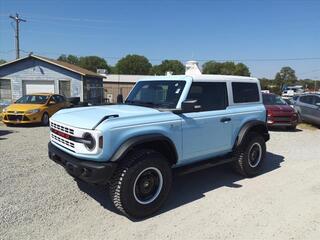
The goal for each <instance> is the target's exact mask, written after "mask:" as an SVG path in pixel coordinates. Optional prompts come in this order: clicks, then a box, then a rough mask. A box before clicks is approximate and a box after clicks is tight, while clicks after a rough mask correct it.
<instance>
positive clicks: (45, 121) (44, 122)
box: [41, 112, 49, 126]
mask: <svg viewBox="0 0 320 240" xmlns="http://www.w3.org/2000/svg"><path fill="white" fill-rule="evenodd" d="M41 124H42V125H43V126H48V125H49V114H48V113H47V112H45V113H43V115H42V118H41Z"/></svg>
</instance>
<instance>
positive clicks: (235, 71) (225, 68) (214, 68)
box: [203, 61, 250, 76]
mask: <svg viewBox="0 0 320 240" xmlns="http://www.w3.org/2000/svg"><path fill="white" fill-rule="evenodd" d="M203 73H204V74H223V75H238V76H250V71H249V68H248V67H247V66H246V65H245V64H243V63H238V64H235V63H234V62H224V63H219V62H215V61H209V62H206V63H204V64H203Z"/></svg>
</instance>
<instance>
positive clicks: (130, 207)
mask: <svg viewBox="0 0 320 240" xmlns="http://www.w3.org/2000/svg"><path fill="white" fill-rule="evenodd" d="M148 168H155V169H158V170H159V171H160V172H161V175H162V179H163V181H162V188H161V190H160V193H159V194H158V196H157V197H156V198H155V199H154V200H153V201H152V202H150V203H148V204H141V203H139V201H137V198H136V196H135V194H134V191H135V190H134V189H135V188H134V186H135V182H136V181H137V180H136V179H138V177H139V174H141V173H143V172H144V171H145V170H146V169H148ZM171 183H172V170H171V166H170V165H169V162H168V160H167V159H166V158H165V157H164V156H163V155H162V154H161V153H159V152H156V151H153V150H149V149H142V150H138V151H135V152H133V153H132V154H129V155H128V156H127V157H126V158H125V159H124V160H123V161H122V162H121V163H120V166H119V167H118V169H117V170H116V172H115V173H114V175H113V177H112V178H111V180H110V184H109V193H110V198H111V200H112V202H113V205H114V206H115V207H116V208H117V209H118V210H119V211H121V212H122V213H123V214H125V215H127V216H129V217H132V218H135V219H141V218H145V217H148V216H150V215H152V214H153V213H155V212H156V211H158V210H159V209H160V207H161V206H162V205H163V203H164V202H165V200H166V199H167V197H168V195H169V192H170V189H171ZM159 189H160V188H159Z"/></svg>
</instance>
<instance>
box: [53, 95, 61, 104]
mask: <svg viewBox="0 0 320 240" xmlns="http://www.w3.org/2000/svg"><path fill="white" fill-rule="evenodd" d="M51 100H53V101H55V102H56V103H59V98H58V96H57V95H53V96H52V97H51Z"/></svg>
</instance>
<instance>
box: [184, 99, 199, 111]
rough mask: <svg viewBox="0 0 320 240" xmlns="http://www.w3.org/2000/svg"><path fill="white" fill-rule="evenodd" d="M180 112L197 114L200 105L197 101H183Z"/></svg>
mask: <svg viewBox="0 0 320 240" xmlns="http://www.w3.org/2000/svg"><path fill="white" fill-rule="evenodd" d="M181 110H182V112H198V111H200V110H201V105H199V104H198V100H185V101H183V102H182V104H181Z"/></svg>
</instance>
